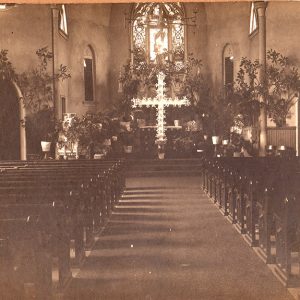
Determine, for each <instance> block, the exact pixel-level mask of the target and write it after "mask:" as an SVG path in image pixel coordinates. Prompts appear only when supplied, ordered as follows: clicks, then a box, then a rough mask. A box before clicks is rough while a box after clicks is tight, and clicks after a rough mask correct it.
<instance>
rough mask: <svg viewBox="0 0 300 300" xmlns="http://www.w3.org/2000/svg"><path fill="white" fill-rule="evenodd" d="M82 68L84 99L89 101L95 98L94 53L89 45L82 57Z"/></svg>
mask: <svg viewBox="0 0 300 300" xmlns="http://www.w3.org/2000/svg"><path fill="white" fill-rule="evenodd" d="M83 70H84V100H85V101H87V102H91V101H94V100H95V88H94V78H95V75H94V74H95V67H94V53H93V50H92V48H91V47H90V46H88V47H87V48H86V49H85V52H84V59H83Z"/></svg>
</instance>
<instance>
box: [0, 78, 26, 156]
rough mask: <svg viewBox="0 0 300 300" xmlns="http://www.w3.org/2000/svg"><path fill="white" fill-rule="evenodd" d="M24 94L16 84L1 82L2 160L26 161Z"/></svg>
mask: <svg viewBox="0 0 300 300" xmlns="http://www.w3.org/2000/svg"><path fill="white" fill-rule="evenodd" d="M22 99H23V98H22V94H21V91H20V89H19V88H18V86H17V84H16V83H15V82H11V81H9V80H0V106H1V110H0V126H1V128H2V130H0V159H1V160H19V159H22V160H24V159H26V137H25V128H24V127H23V126H22V124H21V120H24V117H25V110H24V106H23V104H22V103H23V101H22Z"/></svg>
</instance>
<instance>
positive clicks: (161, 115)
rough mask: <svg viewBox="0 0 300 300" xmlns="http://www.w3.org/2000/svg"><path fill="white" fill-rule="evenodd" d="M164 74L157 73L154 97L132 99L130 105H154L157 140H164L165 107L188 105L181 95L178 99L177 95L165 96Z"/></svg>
mask: <svg viewBox="0 0 300 300" xmlns="http://www.w3.org/2000/svg"><path fill="white" fill-rule="evenodd" d="M165 77H166V75H165V74H164V73H162V72H160V73H158V75H157V82H158V83H157V84H156V91H157V95H156V97H154V98H146V97H144V98H142V99H136V98H134V99H132V107H133V108H136V107H141V106H146V107H156V108H157V111H156V120H157V132H156V138H157V140H156V141H158V142H160V141H161V142H162V141H166V139H167V138H166V134H165V131H166V127H165V125H166V121H165V117H166V116H165V107H168V106H178V107H181V106H182V105H190V101H189V100H188V99H187V98H186V97H183V98H182V99H178V98H177V97H175V98H174V99H173V98H167V97H165V94H164V92H165V85H166V84H165V82H164V79H165Z"/></svg>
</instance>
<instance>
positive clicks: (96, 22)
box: [66, 4, 111, 115]
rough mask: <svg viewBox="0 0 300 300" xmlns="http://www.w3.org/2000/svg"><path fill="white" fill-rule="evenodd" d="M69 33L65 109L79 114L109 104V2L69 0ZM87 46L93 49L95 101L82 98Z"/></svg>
mask: <svg viewBox="0 0 300 300" xmlns="http://www.w3.org/2000/svg"><path fill="white" fill-rule="evenodd" d="M67 7H68V12H69V24H68V25H69V37H68V41H67V43H68V51H67V52H66V53H67V55H68V60H69V66H70V69H71V76H72V78H71V80H70V81H69V89H68V100H67V112H74V113H77V114H78V115H82V114H84V113H85V112H88V111H89V112H95V111H99V110H103V109H104V108H105V107H107V106H108V105H109V102H110V100H109V98H110V97H109V89H108V86H109V82H108V73H109V69H110V64H109V61H110V49H111V47H110V29H109V24H110V14H111V13H110V12H111V4H89V5H85V4H80V5H79V4H73V5H68V6H67ZM88 46H90V47H91V48H92V49H93V52H94V58H95V62H94V67H95V101H94V103H87V102H85V101H84V72H83V71H84V69H83V59H84V52H85V49H86V48H87V47H88Z"/></svg>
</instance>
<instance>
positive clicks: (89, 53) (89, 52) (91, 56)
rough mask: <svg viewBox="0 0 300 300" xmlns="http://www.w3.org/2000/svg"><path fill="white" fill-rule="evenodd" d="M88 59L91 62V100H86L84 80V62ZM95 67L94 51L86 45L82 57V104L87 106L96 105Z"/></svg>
mask: <svg viewBox="0 0 300 300" xmlns="http://www.w3.org/2000/svg"><path fill="white" fill-rule="evenodd" d="M86 59H90V60H91V67H92V72H91V73H92V74H91V79H92V93H93V99H91V100H86V80H85V60H86ZM95 79H96V67H95V53H94V49H93V48H92V47H91V46H90V45H88V46H87V47H86V48H85V54H84V56H83V103H84V104H87V105H94V104H95V103H96V89H95V82H96V80H95Z"/></svg>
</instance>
